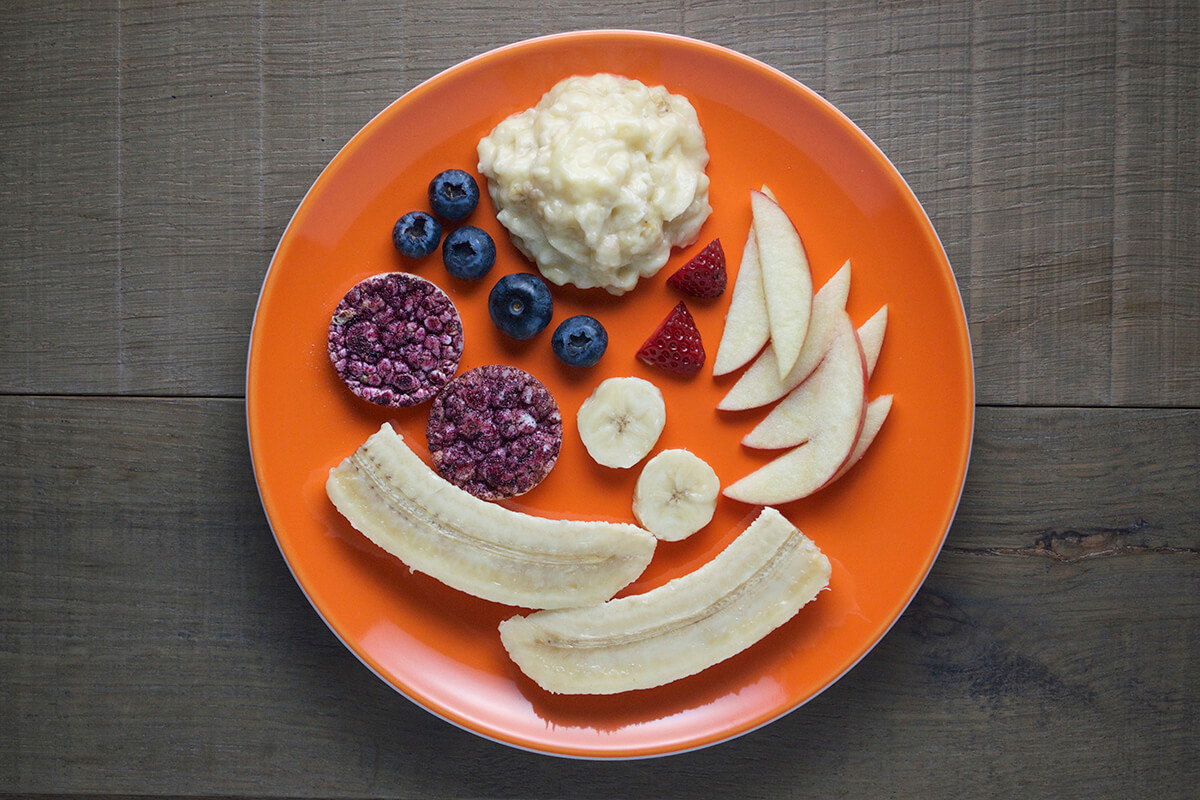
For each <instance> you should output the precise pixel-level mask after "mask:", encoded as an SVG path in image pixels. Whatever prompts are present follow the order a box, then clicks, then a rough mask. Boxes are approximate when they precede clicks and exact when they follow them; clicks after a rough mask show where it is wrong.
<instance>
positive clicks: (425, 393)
mask: <svg viewBox="0 0 1200 800" xmlns="http://www.w3.org/2000/svg"><path fill="white" fill-rule="evenodd" d="M462 349H463V328H462V321H461V320H460V319H459V316H458V309H456V308H455V307H454V303H453V301H451V300H450V298H449V297H448V296H447V295H446V293H445V292H443V291H442V290H441V289H439V288H438V287H437V286H435V285H434V284H433V283H431V282H430V281H427V280H425V279H424V278H419V277H417V276H416V275H410V274H408V273H406V272H388V273H384V274H382V275H375V276H374V277H371V278H367V279H366V280H365V281H362V282H361V283H359V284H357V285H356V286H354V288H352V289H351V290H350V291H348V292H347V293H346V296H345V297H343V298H342V301H341V302H340V303H338V306H337V309H336V310H335V311H334V312H333V319H332V320H331V321H330V323H329V360H330V361H332V362H333V368H334V369H335V370H337V374H338V377H339V378H341V379H342V381H343V382H344V383H345V384H346V386H348V387H349V388H350V391H352V392H354V393H355V394H356V395H358V396H359V397H361V398H363V399H364V400H368V401H370V402H372V403H375V404H376V405H381V406H388V407H391V408H401V407H404V406H411V405H416V404H417V403H422V402H424V401H426V400H429V399H430V398H432V397H433V396H434V395H436V394H437V393H438V391H439V390H440V389H441V388H442V387H443V386H445V385H446V384H447V383H449V382H450V379H451V378H453V377H454V373H455V372H457V371H458V361H459V358H460V357H461V356H462Z"/></svg>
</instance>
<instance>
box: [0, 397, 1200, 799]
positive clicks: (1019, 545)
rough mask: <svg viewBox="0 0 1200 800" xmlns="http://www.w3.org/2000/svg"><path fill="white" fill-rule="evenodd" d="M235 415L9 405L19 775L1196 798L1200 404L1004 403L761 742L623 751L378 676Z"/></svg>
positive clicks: (251, 785) (389, 793)
mask: <svg viewBox="0 0 1200 800" xmlns="http://www.w3.org/2000/svg"><path fill="white" fill-rule="evenodd" d="M243 415H244V407H243V405H242V403H240V402H238V401H234V400H190V399H179V400H161V399H144V400H139V399H116V398H114V399H96V398H7V399H0V420H3V421H2V422H0V440H2V441H4V442H6V443H11V444H10V445H9V446H8V449H7V453H6V455H7V458H6V459H4V462H3V464H0V485H4V486H6V487H10V488H9V490H8V491H6V493H5V495H4V497H3V508H0V519H2V520H3V522H2V523H0V524H2V525H3V536H2V537H0V542H3V547H4V551H3V559H2V561H0V587H3V588H2V589H0V592H2V596H0V601H2V602H0V608H3V609H4V611H3V615H2V616H0V642H3V647H0V698H2V701H0V702H3V704H4V705H3V706H2V707H0V717H3V718H4V719H5V720H6V721H7V722H8V723H11V725H9V729H10V731H11V733H10V735H8V736H6V737H3V738H0V792H3V791H8V792H12V793H16V794H22V795H24V794H34V795H39V794H45V795H57V794H65V795H71V794H80V795H82V794H89V793H92V792H96V791H100V790H102V791H103V793H117V794H124V793H144V794H154V795H194V794H199V795H260V794H269V795H272V796H275V795H279V796H298V797H299V796H328V797H356V796H381V797H393V796H394V797H412V796H437V797H479V796H495V797H508V796H522V797H542V796H561V795H562V794H570V795H571V796H577V797H597V798H599V797H609V796H613V795H614V794H621V795H628V794H632V795H638V796H645V795H654V796H663V797H700V796H711V797H718V796H728V795H729V794H731V793H734V792H738V793H741V794H744V795H746V796H749V797H775V796H784V795H792V794H794V793H797V792H800V791H805V792H812V793H814V794H816V795H817V796H828V797H859V796H873V795H875V794H877V793H878V791H879V788H880V786H881V785H883V783H886V785H888V786H892V787H909V788H910V789H912V790H913V792H914V793H917V794H919V795H920V796H923V797H967V796H970V797H984V796H995V797H1004V796H1012V795H1013V794H1014V793H1016V792H1017V791H1020V792H1022V793H1023V794H1024V795H1026V796H1029V797H1056V796H1114V797H1116V796H1123V797H1128V796H1140V795H1142V794H1144V793H1147V792H1149V791H1151V790H1153V791H1154V792H1155V793H1157V794H1158V795H1160V796H1178V797H1182V796H1184V795H1185V794H1186V790H1187V789H1188V788H1189V787H1190V786H1191V784H1192V783H1194V782H1195V780H1196V779H1198V778H1200V770H1198V769H1197V766H1196V764H1195V762H1194V760H1193V759H1189V758H1188V757H1187V756H1188V752H1189V748H1190V747H1191V746H1192V743H1193V740H1194V734H1195V724H1196V723H1195V720H1196V717H1195V707H1196V702H1197V699H1198V691H1197V684H1196V682H1195V681H1194V656H1195V653H1196V648H1197V645H1198V644H1200V641H1198V632H1197V628H1196V625H1195V621H1196V619H1197V617H1198V615H1200V525H1198V524H1197V523H1198V522H1200V518H1198V515H1197V509H1196V504H1195V501H1194V497H1195V492H1196V489H1197V488H1198V487H1197V486H1196V483H1195V472H1194V466H1193V464H1192V461H1193V459H1192V456H1193V455H1194V453H1195V452H1197V450H1198V449H1200V412H1196V411H1135V410H1128V411H1127V410H1113V411H1104V412H1096V411H1083V410H1059V411H1055V410H1033V411H1030V410H1025V409H1011V410H1005V409H987V410H983V411H982V412H981V414H980V419H979V437H978V441H977V446H976V450H975V454H974V461H973V464H972V471H971V477H970V484H969V486H968V489H967V491H966V493H965V494H964V497H963V501H962V506H961V510H960V513H959V515H958V520H957V522H956V524H955V525H954V527H953V529H952V531H951V533H950V537H949V540H948V542H947V547H946V549H945V551H944V553H943V555H942V556H941V558H940V559H939V561H938V562H937V565H936V566H935V569H934V571H933V573H932V575H931V576H930V578H929V580H928V582H927V583H926V585H925V587H924V588H923V589H922V590H921V592H920V593H919V594H918V596H917V598H916V600H915V601H914V603H913V604H912V606H911V607H910V608H909V610H908V611H907V612H906V613H905V615H904V616H903V617H902V618H901V620H900V622H899V623H898V624H897V626H896V627H895V628H894V629H893V631H892V632H891V633H890V634H889V635H888V636H887V637H886V638H885V639H884V641H883V642H882V644H881V645H880V646H879V647H878V648H877V649H876V650H875V651H874V652H873V653H872V654H871V655H870V656H869V657H868V658H867V659H866V660H865V661H864V662H862V663H861V664H860V665H859V666H858V667H857V668H856V669H854V670H853V671H852V672H851V673H850V674H849V675H848V676H846V678H845V679H844V680H842V681H841V682H839V683H838V684H836V685H835V686H834V687H833V688H832V689H830V690H829V691H828V692H826V693H825V694H824V695H822V696H821V697H819V698H818V699H816V700H815V701H813V702H812V703H810V704H809V705H808V706H806V707H805V708H802V709H800V710H798V711H796V712H795V713H793V714H792V715H790V716H788V717H786V718H784V719H783V720H780V721H779V722H777V723H775V724H773V725H770V726H768V727H767V728H765V729H763V730H760V731H758V732H755V733H753V734H751V735H749V736H746V737H744V738H742V739H740V740H737V741H734V742H730V743H726V744H724V745H721V746H719V747H717V748H713V749H709V750H705V751H702V752H699V753H694V754H686V755H681V756H676V757H672V758H669V759H666V760H658V761H654V762H648V763H624V764H607V765H601V764H588V763H579V762H570V761H562V760H556V759H550V758H546V757H542V756H535V755H530V754H524V753H520V752H516V751H513V750H510V749H509V748H506V747H503V746H501V745H496V744H493V743H490V742H487V741H484V740H482V739H479V738H477V737H475V736H473V735H471V734H467V733H465V732H462V731H460V730H458V729H456V728H454V727H452V726H450V725H448V724H446V723H443V722H440V721H438V720H436V719H434V718H433V717H432V716H431V715H429V714H427V713H426V712H425V711H423V710H421V709H419V708H417V707H416V706H414V705H413V704H411V703H410V702H408V701H407V700H405V699H403V698H402V697H400V696H398V695H396V694H394V693H393V692H392V691H391V690H390V689H388V688H387V687H386V686H385V685H384V684H383V683H382V682H381V681H379V680H378V679H376V678H375V677H374V676H373V675H372V674H371V673H370V672H369V671H367V670H366V669H365V668H364V667H363V666H362V665H360V664H359V663H358V662H357V661H356V660H355V659H354V658H353V657H352V656H351V654H350V653H349V652H348V651H347V650H345V649H344V648H343V647H342V646H341V645H340V644H339V643H338V641H337V640H336V639H335V638H334V637H333V635H332V634H330V633H329V632H328V630H327V629H326V628H325V627H324V625H323V624H322V623H321V622H320V620H319V619H318V618H317V616H316V614H315V613H314V612H313V611H312V609H311V608H310V607H309V606H308V604H307V602H306V601H305V599H304V597H303V595H302V593H301V592H300V590H299V588H298V587H297V586H296V584H295V583H294V581H293V580H292V578H291V577H290V575H289V574H288V571H287V569H286V567H285V565H284V563H283V560H282V558H281V557H280V555H279V553H278V551H277V549H276V547H275V544H274V542H273V540H272V538H271V535H270V531H269V530H268V528H267V526H266V523H265V521H264V519H263V516H262V512H261V509H260V507H259V504H258V500H257V495H256V493H255V490H254V484H253V476H252V474H251V470H250V465H249V460H248V455H247V447H246V444H245V442H244V427H245V426H244V416H243ZM1097 425H1098V426H1101V427H1102V428H1103V429H1104V430H1106V431H1108V435H1107V436H1105V437H1094V436H1088V435H1087V434H1085V433H1084V432H1083V430H1084V429H1085V428H1090V427H1091V426H1097ZM1164 442H1174V443H1175V444H1174V445H1173V446H1171V447H1169V448H1165V449H1164V447H1163V443H1164ZM1037 443H1043V444H1046V445H1048V446H1049V447H1050V448H1051V449H1052V450H1054V452H1056V453H1058V455H1057V456H1054V457H1051V458H1047V459H1030V458H1029V455H1030V452H1031V450H1032V448H1035V447H1037V446H1038V444H1037ZM1114 455H1119V456H1121V457H1122V458H1119V459H1117V460H1118V461H1119V462H1120V463H1121V465H1122V466H1120V467H1118V466H1115V465H1114V464H1113V461H1114ZM1014 464H1019V465H1020V469H1016V468H1014ZM1064 475H1065V477H1064ZM1105 497H1110V498H1120V499H1119V500H1118V501H1116V502H1114V503H1112V504H1111V505H1110V506H1109V508H1108V509H1107V510H1100V509H1098V508H1097V507H1096V506H1097V505H1098V504H1099V505H1104V503H1103V502H1101V501H1100V499H1101V498H1105ZM1130 520H1134V521H1135V524H1134V525H1133V526H1132V527H1133V528H1135V529H1136V530H1133V531H1121V530H1116V529H1118V528H1120V527H1121V526H1125V525H1128V524H1129V521H1130ZM1137 521H1141V522H1137ZM1046 524H1050V525H1053V526H1054V529H1053V530H1050V531H1047V530H1046V529H1045V528H1044V527H1043V526H1044V525H1046ZM1139 525H1140V527H1138V526H1139ZM1110 529H1112V530H1110ZM1076 535H1078V537H1079V538H1078V539H1077V538H1074V537H1076ZM1095 537H1107V538H1105V539H1104V540H1103V541H1100V540H1099V539H1097V538H1095ZM1151 652H1152V653H1153V654H1154V657H1153V658H1148V657H1147V655H1148V654H1149V653H1151ZM931 777H934V778H936V783H932V784H931V783H930V779H931Z"/></svg>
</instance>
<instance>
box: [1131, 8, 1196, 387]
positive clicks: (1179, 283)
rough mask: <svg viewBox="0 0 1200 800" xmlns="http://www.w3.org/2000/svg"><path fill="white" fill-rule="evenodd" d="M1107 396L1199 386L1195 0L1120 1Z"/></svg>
mask: <svg viewBox="0 0 1200 800" xmlns="http://www.w3.org/2000/svg"><path fill="white" fill-rule="evenodd" d="M1117 23H1118V27H1117V31H1118V39H1117V72H1116V108H1115V109H1114V110H1113V113H1114V116H1115V118H1116V123H1117V128H1116V142H1115V145H1116V153H1115V157H1114V164H1113V172H1114V178H1115V180H1116V182H1117V186H1118V187H1119V191H1118V192H1117V195H1116V199H1115V208H1114V219H1115V230H1114V239H1113V258H1114V263H1113V332H1112V340H1113V347H1112V351H1113V352H1112V357H1113V375H1112V389H1111V399H1112V401H1113V402H1115V403H1121V404H1127V405H1143V404H1147V403H1156V402H1158V398H1163V397H1178V398H1193V400H1192V403H1193V404H1194V398H1196V397H1198V396H1200V141H1198V139H1197V136H1196V131H1197V130H1200V92H1197V91H1196V76H1197V75H1200V47H1197V46H1196V42H1200V5H1198V4H1196V3H1194V2H1188V1H1187V0H1184V2H1168V3H1162V4H1154V5H1153V6H1150V7H1146V6H1142V5H1140V4H1124V3H1123V4H1120V5H1119V11H1118V14H1117Z"/></svg>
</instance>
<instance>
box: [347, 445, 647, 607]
mask: <svg viewBox="0 0 1200 800" xmlns="http://www.w3.org/2000/svg"><path fill="white" fill-rule="evenodd" d="M325 490H326V493H327V494H328V495H329V499H330V500H332V501H333V504H334V505H335V506H336V507H337V509H338V511H340V512H341V513H342V515H343V516H345V517H346V519H348V520H349V521H350V524H352V525H353V526H354V527H355V528H356V529H357V530H359V531H360V532H362V533H363V535H365V536H366V537H367V538H368V539H370V540H371V541H372V542H374V543H375V544H377V545H379V547H381V548H383V549H384V550H386V551H387V552H388V553H391V554H392V555H394V556H396V557H397V558H399V559H400V560H401V561H403V562H404V563H405V564H407V565H408V566H409V567H411V568H412V569H414V570H417V571H418V572H424V573H425V574H427V575H431V576H432V577H434V578H437V579H438V580H440V581H441V582H442V583H445V584H446V585H448V586H452V587H453V588H455V589H459V590H461V591H464V592H467V593H469V594H472V595H475V596H477V597H482V598H484V599H485V600H491V601H494V602H497V603H504V604H507V605H513V606H521V607H524V608H565V607H570V606H583V605H594V604H596V603H602V602H604V601H605V600H607V599H609V598H610V597H612V596H613V595H614V594H616V593H617V591H619V590H620V589H621V588H622V587H624V586H626V585H627V584H629V583H631V582H632V581H633V580H634V579H635V578H637V577H638V576H639V575H641V574H642V571H643V570H645V568H646V566H647V565H648V564H649V563H650V559H651V557H652V556H653V555H654V547H655V544H656V541H657V540H656V539H655V538H654V536H653V535H652V534H650V533H649V532H648V531H645V530H643V529H641V528H639V527H637V526H636V525H629V524H616V523H609V522H589V521H580V520H558V519H547V518H544V517H537V516H533V515H530V514H522V513H520V512H517V511H512V510H511V509H508V508H505V507H504V506H501V505H496V504H495V503H489V502H487V501H485V500H480V499H479V498H477V497H474V496H473V495H471V494H469V493H468V492H465V491H463V490H462V489H459V488H458V487H457V486H454V485H453V484H451V483H450V482H449V481H447V480H445V479H443V478H442V477H441V476H440V475H438V474H437V473H436V472H434V471H433V470H432V469H431V468H430V467H429V466H427V465H426V464H425V462H424V461H422V460H421V458H420V457H419V456H418V455H417V454H416V453H414V452H413V451H412V450H411V449H409V447H408V445H407V444H406V443H405V442H404V438H403V437H402V436H400V434H398V433H396V431H394V430H393V429H392V427H391V425H389V424H388V423H384V424H383V426H382V427H381V428H380V429H379V431H378V432H377V433H375V434H373V435H372V436H371V437H370V438H369V439H367V441H366V442H365V443H364V444H363V445H362V446H361V447H359V448H358V450H356V451H355V452H354V453H353V454H352V455H351V456H350V457H349V458H347V459H345V460H344V461H342V463H341V464H340V465H339V466H337V467H335V468H334V469H332V470H330V471H329V480H328V481H327V482H326V484H325Z"/></svg>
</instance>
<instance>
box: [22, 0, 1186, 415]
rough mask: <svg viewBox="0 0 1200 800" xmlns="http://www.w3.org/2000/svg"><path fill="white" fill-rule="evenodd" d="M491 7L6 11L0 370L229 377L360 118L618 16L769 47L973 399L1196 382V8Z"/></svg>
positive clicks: (201, 381) (26, 7)
mask: <svg viewBox="0 0 1200 800" xmlns="http://www.w3.org/2000/svg"><path fill="white" fill-rule="evenodd" d="M513 9H514V10H513V11H512V12H510V13H507V14H501V15H497V17H496V18H495V19H493V18H492V17H491V16H489V15H480V14H478V13H477V10H473V9H471V8H463V9H459V10H457V11H453V12H444V11H443V10H442V9H435V8H434V7H429V6H420V5H412V4H409V5H406V6H402V7H399V8H397V7H395V5H394V4H386V3H364V4H359V5H356V6H354V7H352V8H348V7H342V6H337V5H334V6H305V5H297V4H292V3H280V4H266V5H263V6H261V7H253V6H243V7H241V8H239V9H236V10H230V9H213V8H211V7H208V6H206V5H205V4H183V5H178V6H173V7H171V8H170V9H166V8H163V7H160V6H159V5H158V4H154V3H150V2H145V0H136V1H135V2H130V3H122V4H119V5H118V4H113V3H100V4H98V5H97V6H95V7H90V6H89V7H87V8H84V7H82V6H78V5H75V4H67V5H65V6H54V7H51V8H46V7H45V6H44V5H43V4H40V3H29V2H17V3H6V4H4V7H3V9H0V15H2V16H0V22H2V24H0V37H3V45H4V46H3V48H0V52H2V53H3V55H2V56H0V80H3V81H4V84H5V85H6V86H7V87H9V88H8V91H6V92H5V94H4V96H3V97H2V98H0V103H3V111H4V113H3V114H2V115H0V173H2V176H3V178H4V181H3V182H2V184H0V233H2V234H3V237H4V240H5V242H6V246H5V247H4V248H3V249H2V250H0V315H2V316H3V317H4V319H5V328H4V335H3V336H0V391H3V392H9V393H22V394H26V393H60V394H74V393H120V394H158V395H219V396H238V395H240V394H241V392H242V385H243V365H244V358H245V341H246V337H247V335H248V332H249V325H250V314H251V310H252V308H253V305H254V302H255V299H256V297H257V291H258V287H259V285H260V283H261V279H262V276H263V273H264V271H265V267H266V264H267V262H268V261H269V258H270V254H271V251H272V250H273V247H274V244H275V243H276V242H277V241H278V237H279V235H280V234H281V233H282V231H283V229H284V226H285V225H286V223H287V220H288V218H289V217H290V215H291V212H292V210H293V209H294V208H295V206H296V204H297V203H298V202H299V200H300V199H301V198H302V197H303V194H304V192H305V191H306V190H307V188H308V186H309V185H311V183H312V181H313V179H314V178H315V177H316V176H317V174H318V173H319V172H320V170H321V168H322V167H323V166H324V165H325V164H326V163H327V162H328V160H329V159H330V158H331V157H332V156H333V155H334V154H335V153H336V151H337V150H338V148H339V147H340V146H341V145H342V144H343V143H344V142H345V141H346V140H347V139H348V138H349V137H350V136H351V135H352V134H353V133H354V132H355V131H356V130H357V129H358V128H359V127H360V126H361V125H362V124H363V123H364V122H366V121H367V120H368V119H369V118H370V117H371V116H372V115H373V114H374V113H376V112H377V111H378V110H380V109H381V108H382V107H383V106H384V105H386V104H387V103H388V102H390V101H391V100H392V99H394V98H395V97H396V96H398V95H400V94H401V93H403V92H404V91H405V90H407V89H408V88H411V87H412V86H413V85H415V84H416V83H417V82H419V81H421V80H423V79H425V78H427V77H429V76H430V75H432V74H434V73H436V72H437V71H439V70H440V69H443V68H445V67H447V66H449V65H451V64H453V63H455V62H457V61H459V60H461V59H463V58H466V57H469V56H471V55H475V54H477V53H479V52H481V51H483V50H486V49H488V48H490V47H492V46H495V45H498V44H501V43H505V42H508V41H512V40H516V39H519V38H523V37H525V36H529V35H536V34H541V33H548V32H551V31H553V30H558V29H564V28H573V27H579V26H589V27H590V26H598V27H604V26H638V27H647V28H657V29H661V30H667V31H675V32H682V33H687V34H690V35H693V36H698V37H702V38H707V39H711V40H713V41H716V42H718V43H720V44H723V45H726V46H730V47H733V48H735V49H739V50H741V51H743V52H746V53H747V54H749V55H751V56H756V57H760V58H762V59H764V60H766V61H767V62H768V63H772V64H774V65H776V66H778V67H781V68H783V69H785V70H787V71H788V72H790V73H791V74H793V75H795V76H796V77H797V78H799V79H800V80H802V81H805V82H808V83H810V84H811V85H813V86H814V87H815V88H817V89H819V90H821V91H823V92H824V93H825V94H826V95H827V96H828V97H829V98H830V99H831V100H833V101H834V102H835V103H836V104H838V105H839V106H841V107H843V108H844V109H845V110H846V111H847V112H848V113H849V114H850V115H851V117H852V118H853V119H854V120H855V121H856V122H857V123H858V124H860V125H861V126H862V127H863V128H864V129H865V130H866V131H867V132H868V133H869V134H870V135H872V136H873V137H874V138H875V139H876V140H877V141H878V142H879V143H880V144H881V146H882V147H883V149H884V150H885V152H886V153H887V154H888V155H889V156H891V157H892V159H893V160H894V161H895V162H896V163H897V164H898V165H899V167H900V169H901V170H902V172H903V174H905V175H906V176H907V177H908V179H909V180H910V182H911V183H912V184H913V186H914V188H915V189H916V191H917V194H918V196H919V197H920V198H921V200H922V201H923V202H924V203H925V205H926V207H927V209H928V210H929V212H930V214H931V216H932V219H933V222H934V225H935V227H936V228H937V229H938V230H939V232H940V233H941V235H942V238H943V241H944V242H945V244H946V248H947V250H948V252H949V254H950V256H951V259H952V263H953V264H954V266H955V268H956V270H957V274H958V278H959V282H960V285H961V286H962V288H963V295H964V300H965V302H966V303H967V306H968V308H969V310H970V314H971V331H972V335H973V337H974V347H975V355H976V364H977V368H978V373H979V399H980V401H981V402H983V403H988V404H1047V405H1064V404H1065V405H1111V404H1132V405H1139V406H1182V407H1194V406H1197V405H1200V374H1198V372H1197V370H1195V369H1194V368H1193V367H1194V365H1195V364H1196V363H1200V332H1198V331H1200V325H1197V324H1196V322H1197V319H1198V315H1200V270H1196V269H1195V268H1194V267H1195V265H1196V263H1197V250H1198V242H1197V239H1198V235H1197V225H1198V224H1200V223H1197V219H1200V193H1198V192H1197V191H1196V189H1195V187H1196V186H1197V185H1200V158H1198V157H1197V150H1196V142H1195V137H1193V136H1189V135H1188V133H1187V132H1189V131H1194V130H1195V129H1196V128H1197V127H1198V124H1200V108H1198V106H1200V100H1198V99H1197V96H1196V93H1195V92H1194V91H1192V89H1193V88H1194V87H1193V84H1194V80H1193V78H1194V75H1195V72H1196V69H1197V66H1198V65H1197V59H1198V58H1200V56H1198V55H1197V50H1196V48H1195V47H1193V46H1191V45H1192V43H1194V41H1195V38H1196V33H1197V26H1198V25H1200V23H1198V18H1200V11H1198V10H1197V6H1196V5H1195V4H1194V3H1187V2H1177V1H1176V2H1168V0H1164V2H1163V3H1162V4H1151V3H1137V4H1132V3H1131V4H1126V5H1122V6H1119V7H1114V6H1113V5H1112V4H1106V3H1102V2H1099V1H1098V0H1090V1H1089V2H1086V3H1083V4H1078V3H1068V2H1065V0H1057V1H1056V2H1053V3H1032V2H1029V1H1028V0H1004V2H1000V3H993V4H988V5H986V6H985V5H978V6H971V7H962V6H944V5H943V6H929V5H927V4H908V3H890V4H878V3H872V2H865V1H862V2H855V3H850V4H846V5H845V6H844V7H843V6H839V7H837V8H820V7H805V6H803V5H802V4H794V5H787V4H778V3H773V2H765V1H764V2H752V3H741V4H736V13H735V10H734V6H733V5H732V4H722V3H700V4H687V5H685V6H684V7H683V8H665V7H646V6H645V4H639V3H632V2H622V3H617V4H609V5H606V6H603V7H602V6H596V5H595V4H581V3H566V4H558V5H553V6H545V5H544V4H541V3H532V4H523V3H515V4H514V5H513ZM444 13H445V14H448V16H443V14H444ZM64 54H67V56H69V57H64ZM50 356H53V357H52V358H51V357H50Z"/></svg>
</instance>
